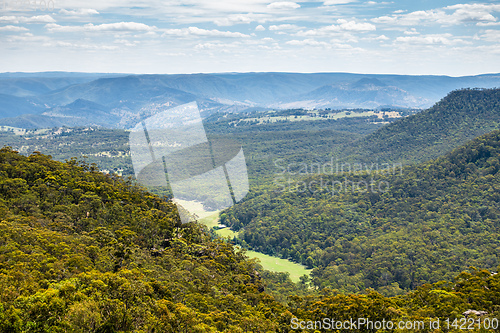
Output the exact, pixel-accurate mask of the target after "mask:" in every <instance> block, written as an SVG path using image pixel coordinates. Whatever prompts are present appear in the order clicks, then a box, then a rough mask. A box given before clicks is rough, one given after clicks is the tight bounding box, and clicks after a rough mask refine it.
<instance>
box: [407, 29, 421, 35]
mask: <svg viewBox="0 0 500 333" xmlns="http://www.w3.org/2000/svg"><path fill="white" fill-rule="evenodd" d="M404 34H405V35H419V34H420V33H419V32H418V31H417V29H415V28H411V29H410V30H405V32H404Z"/></svg>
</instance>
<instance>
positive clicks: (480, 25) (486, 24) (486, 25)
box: [476, 22, 500, 27]
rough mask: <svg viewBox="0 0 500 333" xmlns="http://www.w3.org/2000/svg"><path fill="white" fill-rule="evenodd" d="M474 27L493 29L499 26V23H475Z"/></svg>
mask: <svg viewBox="0 0 500 333" xmlns="http://www.w3.org/2000/svg"><path fill="white" fill-rule="evenodd" d="M476 25H477V26H479V27H494V26H497V25H500V22H477V23H476Z"/></svg>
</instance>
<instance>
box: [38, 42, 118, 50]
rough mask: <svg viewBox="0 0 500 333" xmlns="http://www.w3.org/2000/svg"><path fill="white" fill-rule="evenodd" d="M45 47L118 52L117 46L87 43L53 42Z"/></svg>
mask: <svg viewBox="0 0 500 333" xmlns="http://www.w3.org/2000/svg"><path fill="white" fill-rule="evenodd" d="M43 46H45V47H64V48H70V49H79V50H90V51H92V50H94V51H97V50H104V51H113V50H117V49H118V46H116V45H99V44H85V43H70V42H63V41H55V42H53V41H51V42H47V43H44V44H43Z"/></svg>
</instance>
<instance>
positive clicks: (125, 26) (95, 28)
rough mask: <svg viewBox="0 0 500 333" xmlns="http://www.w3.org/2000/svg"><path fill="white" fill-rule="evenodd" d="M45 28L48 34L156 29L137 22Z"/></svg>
mask: <svg viewBox="0 0 500 333" xmlns="http://www.w3.org/2000/svg"><path fill="white" fill-rule="evenodd" d="M45 28H46V29H47V30H48V31H49V32H105V31H153V30H156V29H157V28H156V27H154V26H149V25H146V24H144V23H137V22H119V23H104V24H99V25H93V24H92V23H88V24H85V25H59V24H54V23H51V24H47V25H46V26H45Z"/></svg>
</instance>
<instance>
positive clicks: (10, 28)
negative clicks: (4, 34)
mask: <svg viewBox="0 0 500 333" xmlns="http://www.w3.org/2000/svg"><path fill="white" fill-rule="evenodd" d="M0 31H9V32H19V31H29V30H28V29H26V28H24V27H17V26H13V25H6V26H4V27H0Z"/></svg>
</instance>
